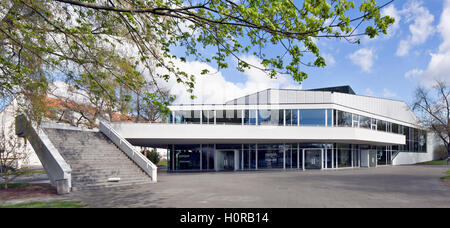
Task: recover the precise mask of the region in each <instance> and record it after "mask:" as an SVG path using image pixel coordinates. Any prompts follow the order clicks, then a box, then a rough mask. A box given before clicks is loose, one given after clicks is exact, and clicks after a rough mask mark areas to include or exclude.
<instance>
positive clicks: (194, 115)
mask: <svg viewBox="0 0 450 228" xmlns="http://www.w3.org/2000/svg"><path fill="white" fill-rule="evenodd" d="M200 112H201V111H200V110H186V111H175V120H174V122H175V123H188V124H200Z"/></svg>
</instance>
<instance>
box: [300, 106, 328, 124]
mask: <svg viewBox="0 0 450 228" xmlns="http://www.w3.org/2000/svg"><path fill="white" fill-rule="evenodd" d="M300 125H302V126H325V110H324V109H302V110H300Z"/></svg>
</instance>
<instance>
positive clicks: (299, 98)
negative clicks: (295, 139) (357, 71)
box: [168, 86, 426, 151]
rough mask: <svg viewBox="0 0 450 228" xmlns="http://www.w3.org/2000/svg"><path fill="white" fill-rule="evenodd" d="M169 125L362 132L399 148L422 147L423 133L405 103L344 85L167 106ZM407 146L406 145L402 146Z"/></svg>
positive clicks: (270, 92) (266, 91)
mask: <svg viewBox="0 0 450 228" xmlns="http://www.w3.org/2000/svg"><path fill="white" fill-rule="evenodd" d="M169 108H170V109H171V111H172V113H171V115H170V117H169V120H168V121H169V123H174V124H208V125H212V124H213V125H256V126H258V125H266V126H267V125H269V126H307V127H311V126H318V127H349V128H365V129H369V130H375V131H383V132H388V133H395V134H401V135H404V136H405V137H406V145H407V147H410V148H411V149H410V148H405V150H416V149H412V148H417V150H419V151H420V150H421V149H419V148H420V147H421V146H420V145H425V140H426V132H425V131H424V130H422V129H421V126H420V125H419V124H418V120H417V118H416V116H415V115H414V113H413V112H412V111H411V110H410V109H409V107H408V105H407V104H406V103H405V102H402V101H397V100H391V99H383V98H376V97H368V96H360V95H356V94H354V92H353V90H352V89H351V88H350V87H348V86H344V87H331V88H322V89H315V90H290V89H267V90H263V91H260V92H257V93H254V94H250V95H247V96H244V97H240V98H237V99H234V100H231V101H228V102H226V103H225V104H213V105H209V104H203V105H173V106H170V107H169ZM408 145H409V146H408Z"/></svg>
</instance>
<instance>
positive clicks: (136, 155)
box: [99, 121, 158, 182]
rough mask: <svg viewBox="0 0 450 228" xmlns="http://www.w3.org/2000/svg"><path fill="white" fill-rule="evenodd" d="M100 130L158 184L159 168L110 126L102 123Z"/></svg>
mask: <svg viewBox="0 0 450 228" xmlns="http://www.w3.org/2000/svg"><path fill="white" fill-rule="evenodd" d="M99 130H100V131H101V132H102V133H104V134H105V135H106V136H107V137H108V138H109V139H110V140H111V141H112V142H113V143H114V144H116V145H117V147H119V148H120V149H121V150H122V151H123V152H124V153H125V154H127V155H128V157H130V158H131V160H133V162H134V163H136V164H137V165H138V166H139V167H140V168H141V169H142V170H144V171H145V173H147V174H148V175H149V176H150V177H151V179H152V182H157V169H158V167H157V166H156V165H155V164H153V163H152V162H151V161H150V160H148V159H147V157H145V156H144V155H143V154H141V153H140V152H139V151H137V150H136V148H134V146H133V145H131V143H129V142H128V141H127V140H126V139H124V138H123V137H122V136H121V135H120V134H119V133H117V131H115V130H114V129H113V128H112V127H111V126H110V125H109V124H107V123H105V122H103V121H101V122H100V125H99Z"/></svg>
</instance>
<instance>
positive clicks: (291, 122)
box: [285, 109, 298, 126]
mask: <svg viewBox="0 0 450 228" xmlns="http://www.w3.org/2000/svg"><path fill="white" fill-rule="evenodd" d="M285 118H286V126H297V125H298V109H286V110H285Z"/></svg>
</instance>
